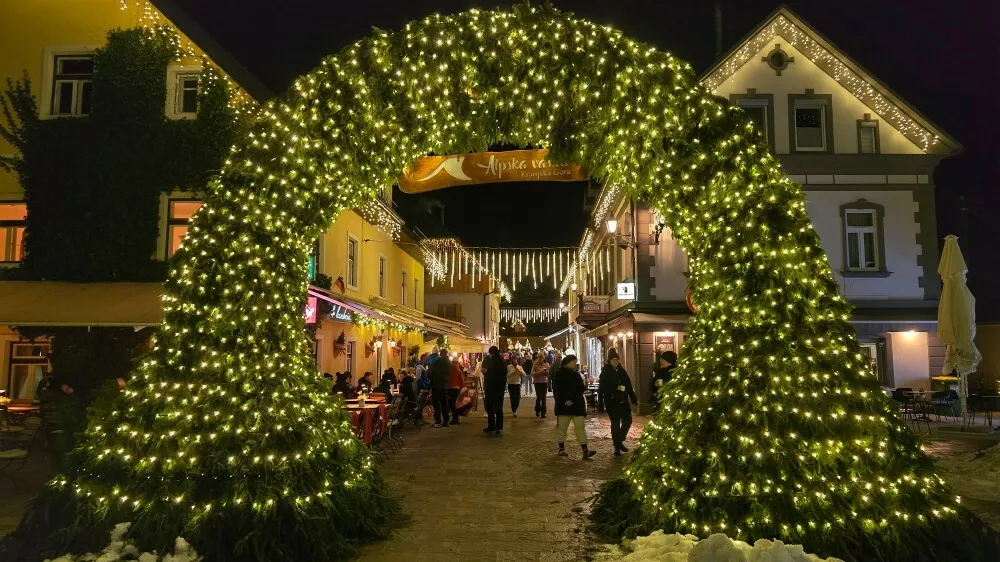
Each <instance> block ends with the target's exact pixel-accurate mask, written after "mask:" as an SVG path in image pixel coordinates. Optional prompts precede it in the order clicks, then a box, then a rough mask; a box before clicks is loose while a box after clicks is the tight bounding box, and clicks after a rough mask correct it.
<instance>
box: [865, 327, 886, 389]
mask: <svg viewBox="0 0 1000 562" xmlns="http://www.w3.org/2000/svg"><path fill="white" fill-rule="evenodd" d="M860 345H861V355H862V356H863V357H864V358H865V361H866V362H867V363H868V368H869V369H871V372H872V374H873V375H875V377H876V378H878V382H879V384H881V385H882V386H888V384H889V378H888V369H886V365H885V354H884V351H885V340H884V339H883V338H879V339H877V340H876V341H862V342H861V343H860Z"/></svg>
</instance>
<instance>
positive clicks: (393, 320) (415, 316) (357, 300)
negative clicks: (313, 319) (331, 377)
mask: <svg viewBox="0 0 1000 562" xmlns="http://www.w3.org/2000/svg"><path fill="white" fill-rule="evenodd" d="M375 205H381V203H379V202H376V203H375ZM383 211H384V212H388V204H386V205H385V206H384V207H383ZM386 230H389V229H383V228H379V227H376V226H374V225H373V224H371V223H370V222H368V221H366V220H364V219H363V218H361V216H360V215H359V214H358V212H356V211H344V212H342V213H341V214H340V216H339V217H337V221H336V222H335V223H334V224H333V226H331V227H330V228H329V229H328V230H327V231H326V232H325V233H324V234H323V236H322V237H321V238H320V241H319V251H318V260H317V261H318V264H317V271H318V272H320V273H322V274H324V275H327V276H329V277H330V278H331V279H333V280H334V288H333V289H331V290H330V292H329V295H330V296H331V297H332V299H333V300H335V301H338V302H339V303H343V304H344V305H346V306H343V307H341V306H337V305H334V308H335V310H334V311H333V314H332V315H331V316H328V317H326V318H323V319H321V325H320V327H319V329H318V330H317V331H316V364H317V368H319V370H320V371H321V372H328V373H337V372H344V371H350V372H351V373H352V374H353V375H354V378H355V381H356V380H357V378H358V376H359V375H360V374H362V373H364V372H366V371H370V372H372V373H375V374H376V375H378V374H380V373H382V372H384V371H385V370H386V369H388V368H390V367H392V368H393V369H394V370H395V371H399V369H400V368H401V367H404V366H406V362H407V350H408V349H409V348H410V347H411V346H414V345H417V346H419V345H421V344H422V343H423V340H424V335H423V333H422V332H424V331H425V329H426V324H425V320H426V318H425V316H424V315H423V314H422V312H421V311H422V307H423V304H424V265H423V264H422V263H421V260H419V259H418V258H417V257H416V256H419V255H420V254H419V253H418V252H417V251H416V247H417V246H416V244H415V243H410V244H408V245H407V246H403V245H401V243H399V242H397V241H394V240H393V237H392V236H390V235H389V234H388V233H387V232H386ZM403 244H407V243H406V242H404V243H403ZM407 249H409V250H410V251H409V252H408V251H407ZM340 287H343V290H341V288H340ZM349 307H354V310H351V308H349ZM358 309H360V310H362V311H364V312H358ZM352 313H353V314H352ZM366 313H369V314H366ZM352 318H353V319H354V320H356V321H357V323H353V322H352V320H351V319H352ZM338 340H340V341H338Z"/></svg>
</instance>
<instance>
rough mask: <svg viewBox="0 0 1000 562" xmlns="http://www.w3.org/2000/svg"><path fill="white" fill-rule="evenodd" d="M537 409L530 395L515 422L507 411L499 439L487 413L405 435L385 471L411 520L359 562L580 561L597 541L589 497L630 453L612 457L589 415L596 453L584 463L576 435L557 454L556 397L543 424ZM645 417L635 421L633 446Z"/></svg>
mask: <svg viewBox="0 0 1000 562" xmlns="http://www.w3.org/2000/svg"><path fill="white" fill-rule="evenodd" d="M508 404H509V402H508ZM533 405H534V398H533V397H525V398H524V399H523V400H522V402H521V407H520V413H521V416H520V417H518V418H516V419H515V418H511V417H510V408H509V405H507V406H506V407H505V415H504V434H503V435H502V436H500V437H497V436H495V435H493V434H489V435H486V434H484V433H483V432H482V428H483V427H485V426H486V420H485V418H484V417H483V414H482V412H472V413H471V414H470V416H469V417H466V418H462V423H461V425H459V426H457V427H455V426H452V427H449V428H431V427H430V426H429V425H427V426H424V427H423V429H421V430H419V431H416V430H414V431H407V433H406V434H405V435H404V439H405V441H406V446H405V447H404V448H403V449H402V450H400V451H398V452H397V453H396V454H394V455H390V457H389V459H388V460H387V461H386V462H385V463H384V464H383V472H384V474H385V476H386V478H387V480H388V481H389V482H390V484H391V485H392V487H393V489H395V490H397V491H398V492H400V493H401V494H402V496H403V502H404V508H405V510H406V512H407V513H409V514H410V516H411V517H412V521H411V522H410V524H409V525H406V526H403V527H402V528H401V529H399V530H398V532H397V533H396V535H395V536H394V537H393V538H392V539H390V540H388V541H383V542H380V543H376V544H373V545H369V546H367V547H365V548H364V549H363V551H362V552H363V554H362V557H361V560H363V561H365V562H376V561H390V560H391V561H398V560H403V559H406V560H414V561H421V562H423V561H439V560H458V561H461V562H467V561H469V562H478V561H487V560H488V561H491V562H493V561H498V562H499V561H511V562H514V561H517V562H522V561H525V562H530V561H545V562H556V561H567V562H568V561H578V560H583V559H584V557H585V556H586V553H587V552H588V550H589V549H592V548H594V546H595V544H596V543H595V541H594V539H593V537H592V536H591V535H590V534H589V533H588V531H587V521H586V518H587V513H588V512H589V509H590V502H589V499H590V498H591V497H592V496H593V495H594V494H595V493H596V491H597V490H598V488H599V487H600V485H601V483H602V482H604V480H606V479H607V478H609V477H613V476H615V475H617V474H618V473H619V472H620V470H621V467H622V466H623V465H624V464H625V459H626V458H627V457H625V456H622V457H614V456H613V449H612V445H611V431H610V425H609V423H608V419H607V416H606V415H604V414H601V415H600V416H593V415H592V416H589V417H588V419H587V434H588V436H589V439H590V446H591V448H592V449H594V450H596V451H598V454H597V456H596V457H594V458H593V459H591V460H589V461H584V460H581V458H580V448H579V447H578V446H577V444H576V442H575V440H574V438H573V437H572V431H571V432H570V436H569V437H568V440H567V444H566V450H567V451H568V452H569V455H570V456H569V457H559V456H557V455H556V427H555V423H556V422H555V416H553V415H552V414H551V412H552V399H551V397H550V398H549V417H548V418H546V419H544V420H543V419H539V418H536V417H535V416H534V412H533V410H532V407H533ZM645 421H646V420H645V418H639V417H637V418H636V419H635V422H634V423H633V425H632V431H631V433H630V436H629V437H630V440H629V442H628V444H629V446H632V445H634V444H635V441H634V440H635V439H636V438H638V436H639V434H640V433H641V430H642V426H643V425H644V424H645Z"/></svg>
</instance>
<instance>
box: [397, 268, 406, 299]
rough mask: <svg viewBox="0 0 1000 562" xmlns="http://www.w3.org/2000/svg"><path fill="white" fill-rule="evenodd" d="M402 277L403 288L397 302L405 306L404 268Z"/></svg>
mask: <svg viewBox="0 0 1000 562" xmlns="http://www.w3.org/2000/svg"><path fill="white" fill-rule="evenodd" d="M402 278H403V290H402V292H401V293H400V295H401V297H400V301H399V304H401V305H403V306H406V289H407V287H406V270H405V269H404V270H403V275H402Z"/></svg>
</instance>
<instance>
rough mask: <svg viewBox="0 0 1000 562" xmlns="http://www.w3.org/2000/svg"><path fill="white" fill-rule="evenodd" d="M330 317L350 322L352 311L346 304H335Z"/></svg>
mask: <svg viewBox="0 0 1000 562" xmlns="http://www.w3.org/2000/svg"><path fill="white" fill-rule="evenodd" d="M330 318H333V319H334V320H336V321H338V322H350V321H351V311H350V310H349V309H348V308H347V307H346V306H342V305H339V304H335V305H333V310H331V311H330Z"/></svg>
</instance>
